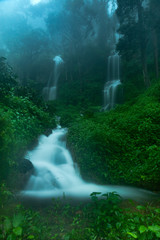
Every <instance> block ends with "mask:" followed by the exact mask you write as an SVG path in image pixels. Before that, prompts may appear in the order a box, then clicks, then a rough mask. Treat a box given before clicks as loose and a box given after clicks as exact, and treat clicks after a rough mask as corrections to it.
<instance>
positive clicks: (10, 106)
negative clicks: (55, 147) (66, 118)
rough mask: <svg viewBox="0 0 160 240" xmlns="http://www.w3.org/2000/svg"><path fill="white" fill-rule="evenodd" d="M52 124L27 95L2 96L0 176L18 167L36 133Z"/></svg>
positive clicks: (47, 115)
mask: <svg viewBox="0 0 160 240" xmlns="http://www.w3.org/2000/svg"><path fill="white" fill-rule="evenodd" d="M54 127H55V121H54V118H53V117H51V116H50V115H49V114H48V113H47V112H44V110H43V109H42V108H40V107H37V106H36V105H34V104H33V103H32V102H31V101H30V100H29V99H28V98H27V97H22V96H20V97H18V96H14V95H11V94H8V95H5V96H4V97H3V102H2V103H1V104H0V143H1V144H0V155H1V158H0V163H1V168H0V179H1V180H2V179H4V178H6V177H7V175H8V173H9V170H10V169H15V168H16V166H18V162H19V160H20V159H21V158H22V156H23V155H24V153H25V151H26V150H27V147H28V146H29V145H30V144H31V143H32V142H33V141H34V140H35V139H36V138H37V137H38V136H39V135H40V134H42V133H43V132H44V131H45V130H46V129H48V128H54Z"/></svg>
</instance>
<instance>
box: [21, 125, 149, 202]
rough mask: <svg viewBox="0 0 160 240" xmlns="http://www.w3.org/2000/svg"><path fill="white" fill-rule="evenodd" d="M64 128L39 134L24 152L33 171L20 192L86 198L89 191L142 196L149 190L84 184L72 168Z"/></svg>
mask: <svg viewBox="0 0 160 240" xmlns="http://www.w3.org/2000/svg"><path fill="white" fill-rule="evenodd" d="M66 133H67V129H62V128H60V127H59V128H57V129H56V130H54V131H53V132H52V134H51V135H50V136H48V137H46V136H44V135H43V136H41V137H40V139H39V144H38V146H37V147H36V148H35V149H34V150H33V151H31V152H28V153H27V156H26V157H27V158H28V159H29V160H30V161H31V162H32V164H33V166H34V169H35V170H34V174H33V175H32V176H31V177H30V179H29V181H28V183H27V186H26V188H25V190H24V191H22V192H21V195H22V196H24V197H31V198H51V197H63V196H64V195H65V196H66V197H77V198H88V197H89V195H90V194H91V193H92V192H102V193H106V192H113V191H116V192H117V193H118V194H120V195H121V196H122V197H124V198H133V199H137V200H138V199H143V198H144V199H145V198H147V194H148V192H147V191H145V190H141V189H136V188H131V187H123V186H111V185H108V186H101V185H96V184H93V183H86V182H85V181H84V180H83V179H82V178H81V176H80V174H79V171H78V170H77V168H75V166H74V163H73V160H72V157H71V155H70V153H69V151H68V150H67V148H66V141H65V137H66Z"/></svg>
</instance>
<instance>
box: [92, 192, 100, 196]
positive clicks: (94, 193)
mask: <svg viewBox="0 0 160 240" xmlns="http://www.w3.org/2000/svg"><path fill="white" fill-rule="evenodd" d="M99 194H101V192H92V193H91V194H90V196H96V195H99Z"/></svg>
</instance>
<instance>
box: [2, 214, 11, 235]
mask: <svg viewBox="0 0 160 240" xmlns="http://www.w3.org/2000/svg"><path fill="white" fill-rule="evenodd" d="M11 227H12V224H11V221H10V219H9V218H8V217H6V218H5V220H4V230H5V231H6V232H8V231H9V230H10V229H11Z"/></svg>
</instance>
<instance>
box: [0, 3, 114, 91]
mask: <svg viewBox="0 0 160 240" xmlns="http://www.w3.org/2000/svg"><path fill="white" fill-rule="evenodd" d="M111 2H112V4H111ZM113 2H114V1H110V0H108V1H103V0H85V1H84V0H75V1H73V0H61V1H59V0H30V1H29V0H24V1H21V0H16V1H13V0H4V1H0V12H1V16H0V56H3V57H6V58H7V61H8V62H9V64H10V65H11V66H12V67H13V69H14V71H15V72H16V74H17V76H18V78H19V82H20V84H22V85H27V84H28V83H29V81H30V80H32V81H34V85H35V86H34V87H35V88H36V85H39V88H40V89H43V87H44V86H45V85H46V83H47V81H48V78H49V76H50V74H51V71H52V69H53V61H52V59H53V57H54V56H56V55H60V56H62V58H63V59H64V62H65V66H64V69H63V73H62V75H61V79H62V80H61V82H63V81H64V78H65V79H70V80H73V79H74V78H76V79H77V78H79V79H80V78H82V77H84V76H87V75H88V74H93V69H98V68H99V66H101V69H99V71H101V72H103V73H104V76H103V77H102V78H104V77H105V74H106V71H105V67H106V59H107V56H109V55H110V52H111V51H112V50H113V48H114V47H113V46H114V44H115V29H116V25H117V20H116V17H115V15H114V10H115V8H116V5H115V4H113ZM101 64H102V65H103V66H102V65H101ZM102 78H101V79H100V81H102V84H104V79H102Z"/></svg>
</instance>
